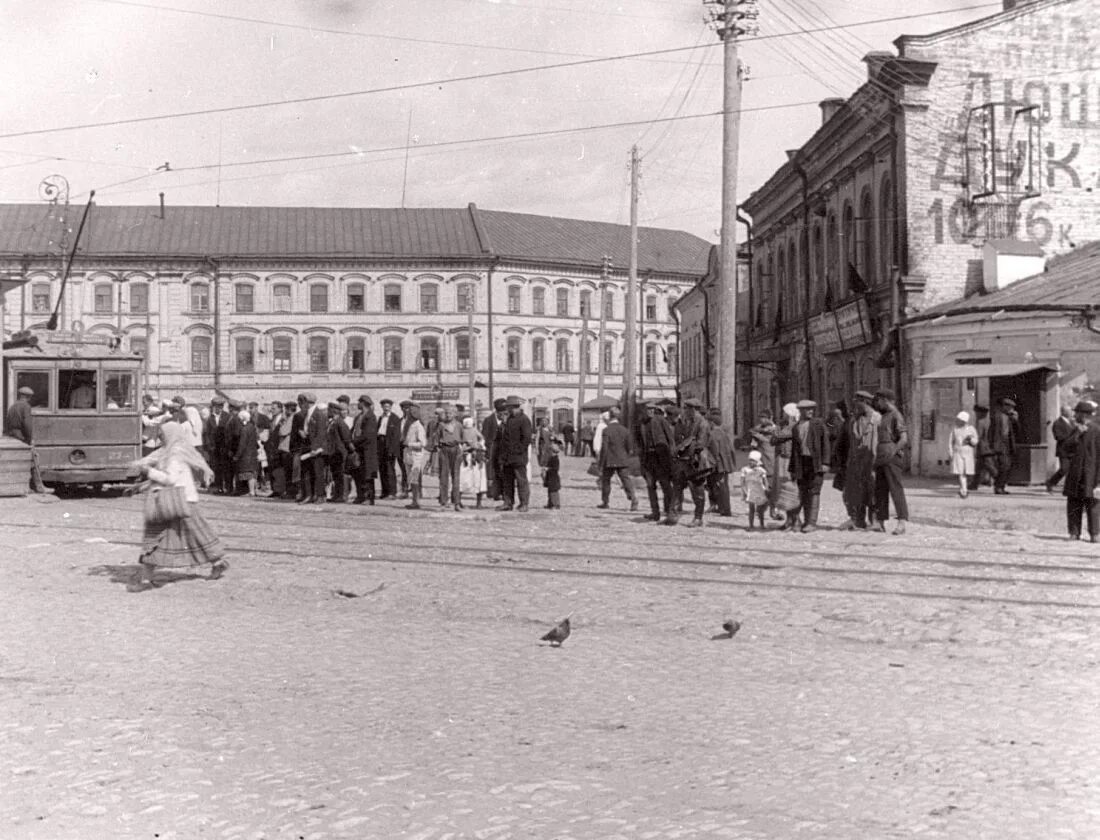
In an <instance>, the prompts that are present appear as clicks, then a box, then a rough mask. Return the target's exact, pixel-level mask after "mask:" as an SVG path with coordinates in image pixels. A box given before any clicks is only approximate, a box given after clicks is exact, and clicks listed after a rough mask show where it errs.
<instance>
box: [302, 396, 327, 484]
mask: <svg viewBox="0 0 1100 840" xmlns="http://www.w3.org/2000/svg"><path fill="white" fill-rule="evenodd" d="M302 398H303V401H304V403H305V409H304V411H303V413H304V414H305V417H304V421H303V423H302V435H303V438H304V441H305V444H306V446H305V451H304V452H303V453H302V487H303V488H304V491H305V498H304V499H302V500H301V501H302V503H307V502H313V504H315V505H323V504H324V503H325V467H326V466H327V460H328V456H329V455H331V454H332V444H331V443H330V441H329V436H328V420H329V418H328V411H327V410H326V409H325V408H324V407H322V406H318V405H317V395H316V394H314V393H312V392H309V391H307V392H306V393H305V394H303V395H302Z"/></svg>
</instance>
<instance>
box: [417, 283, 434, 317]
mask: <svg viewBox="0 0 1100 840" xmlns="http://www.w3.org/2000/svg"><path fill="white" fill-rule="evenodd" d="M420 311H421V312H438V311H439V286H436V285H435V284H434V283H429V284H427V285H425V286H421V287H420Z"/></svg>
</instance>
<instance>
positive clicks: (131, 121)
mask: <svg viewBox="0 0 1100 840" xmlns="http://www.w3.org/2000/svg"><path fill="white" fill-rule="evenodd" d="M992 6H998V7H999V6H1000V4H999V3H980V4H977V5H974V6H967V7H964V8H961V9H953V10H952V12H951V13H956V12H962V11H968V10H974V9H986V8H990V7H992ZM943 14H946V12H921V13H918V14H911V15H895V16H892V17H887V18H876V19H874V20H865V21H859V22H857V23H853V24H848V25H846V26H825V27H820V28H818V29H815V30H809V31H813V32H832V31H835V30H837V29H844V28H852V27H857V26H872V25H875V24H879V23H890V22H893V21H898V20H912V19H915V18H925V17H934V16H938V15H943ZM791 34H792V33H780V34H776V35H756V36H752V37H746V38H742V39H740V40H741V41H742V42H743V43H748V42H750V41H768V40H774V39H777V38H786V37H790V35H791ZM803 34H805V33H803ZM720 43H721V42H714V43H710V44H704V45H703V48H704V49H713V48H714V47H715V46H718V45H720ZM696 48H697V47H696V46H694V45H693V46H680V47H665V48H663V49H659V50H643V51H641V52H636V53H623V54H621V55H614V56H602V57H599V58H586V59H580V60H578V61H563V62H559V63H557V64H540V65H536V66H534V67H518V68H512V69H509V70H497V71H492V72H488V73H474V74H470V75H466V76H454V77H451V78H445V79H433V80H430V81H424V82H409V83H406V84H400V85H387V86H385V87H380V88H367V89H364V90H354V91H345V92H342V93H329V94H317V95H314V96H300V97H293V98H288V99H278V100H271V101H267V102H253V103H248V104H244V105H226V106H222V107H219V108H202V109H198V110H194V111H178V112H174V113H168V114H154V115H151V116H145V117H129V118H125V119H118V120H104V121H102V122H95V123H77V124H72V125H63V126H53V127H50V128H38V129H28V130H24V131H9V132H5V133H3V134H0V139H8V138H12V137H31V136H35V135H41V134H57V133H61V132H67V131H82V130H85V129H90V128H114V127H117V126H122V125H135V124H138V123H146V122H158V121H160V120H169V119H185V118H188V117H200V116H208V115H211V114H227V113H235V112H238V111H250V110H257V109H261V108H278V107H283V106H286V105H304V104H307V103H312V102H329V101H334V100H338V99H350V98H353V97H359V96H368V95H372V94H378V93H396V92H398V91H405V90H415V89H417V88H423V87H434V86H439V85H444V84H456V83H459V82H470V81H479V80H483V79H497V78H505V77H508V76H519V75H524V74H527V73H537V72H542V71H546V70H558V69H564V68H570V67H585V66H589V65H595V64H607V63H609V62H613V61H629V60H632V59H637V58H644V57H648V56H652V55H671V54H673V53H678V52H686V51H688V50H694V49H696Z"/></svg>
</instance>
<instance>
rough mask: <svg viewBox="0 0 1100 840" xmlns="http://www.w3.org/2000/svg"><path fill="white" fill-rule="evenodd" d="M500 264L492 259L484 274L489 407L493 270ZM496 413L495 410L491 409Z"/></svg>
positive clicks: (491, 401) (491, 388)
mask: <svg viewBox="0 0 1100 840" xmlns="http://www.w3.org/2000/svg"><path fill="white" fill-rule="evenodd" d="M499 262H500V259H499V258H498V257H494V258H493V259H492V260H490V261H489V268H488V270H486V272H485V294H486V307H487V308H488V312H487V313H486V316H485V332H486V336H485V348H486V356H487V359H486V361H487V362H488V364H489V406H490V408H492V405H493V399H494V397H493V393H494V392H493V269H495V268H496V267H497V263H499ZM492 410H493V411H496V409H492Z"/></svg>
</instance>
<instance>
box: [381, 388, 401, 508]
mask: <svg viewBox="0 0 1100 840" xmlns="http://www.w3.org/2000/svg"><path fill="white" fill-rule="evenodd" d="M380 405H381V406H382V416H381V417H379V418H378V477H379V480H380V481H381V482H382V496H381V498H383V499H392V498H394V497H395V496H396V495H397V458H398V456H399V455H400V454H401V421H400V418H398V417H397V415H396V414H394V413H393V400H391V399H390V398H389V397H387V398H386V399H384V400H382V402H381V403H380Z"/></svg>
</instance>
